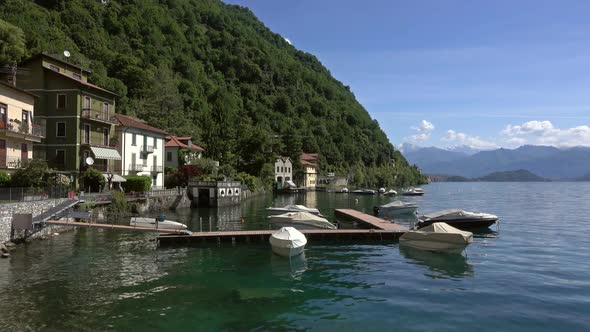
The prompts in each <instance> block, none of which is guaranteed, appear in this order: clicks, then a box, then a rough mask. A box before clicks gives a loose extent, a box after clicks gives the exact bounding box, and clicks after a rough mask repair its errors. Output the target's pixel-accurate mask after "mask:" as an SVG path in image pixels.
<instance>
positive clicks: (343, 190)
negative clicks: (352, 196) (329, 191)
mask: <svg viewBox="0 0 590 332" xmlns="http://www.w3.org/2000/svg"><path fill="white" fill-rule="evenodd" d="M340 192H341V193H343V194H347V193H348V188H342V189H341V190H340Z"/></svg>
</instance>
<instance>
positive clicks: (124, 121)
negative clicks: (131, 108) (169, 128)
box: [115, 114, 168, 135]
mask: <svg viewBox="0 0 590 332" xmlns="http://www.w3.org/2000/svg"><path fill="white" fill-rule="evenodd" d="M115 117H116V118H117V120H118V121H119V124H120V125H121V126H123V127H129V128H137V129H141V130H146V131H151V132H153V133H157V134H162V135H168V133H167V132H165V131H164V130H162V129H158V128H156V127H152V126H150V125H148V124H147V123H145V122H144V121H143V120H139V119H136V118H133V117H130V116H127V115H123V114H115Z"/></svg>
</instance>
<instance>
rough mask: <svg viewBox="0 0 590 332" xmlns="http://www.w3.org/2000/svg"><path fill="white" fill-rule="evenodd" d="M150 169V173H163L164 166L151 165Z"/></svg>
mask: <svg viewBox="0 0 590 332" xmlns="http://www.w3.org/2000/svg"><path fill="white" fill-rule="evenodd" d="M151 171H152V173H163V172H164V167H163V166H152V169H151Z"/></svg>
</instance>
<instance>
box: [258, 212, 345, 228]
mask: <svg viewBox="0 0 590 332" xmlns="http://www.w3.org/2000/svg"><path fill="white" fill-rule="evenodd" d="M268 219H269V221H270V223H271V224H272V225H274V226H275V227H277V228H279V227H295V228H297V229H336V226H335V225H334V224H332V223H331V222H329V221H328V220H327V219H326V218H322V217H320V216H316V215H314V214H311V213H308V212H287V213H283V214H279V215H274V216H269V217H268Z"/></svg>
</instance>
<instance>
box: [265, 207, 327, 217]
mask: <svg viewBox="0 0 590 332" xmlns="http://www.w3.org/2000/svg"><path fill="white" fill-rule="evenodd" d="M266 211H268V214H269V215H276V214H284V213H286V212H307V213H311V214H315V215H318V216H320V215H321V213H320V210H318V209H315V208H308V207H307V206H305V205H287V206H283V207H269V208H267V209H266Z"/></svg>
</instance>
